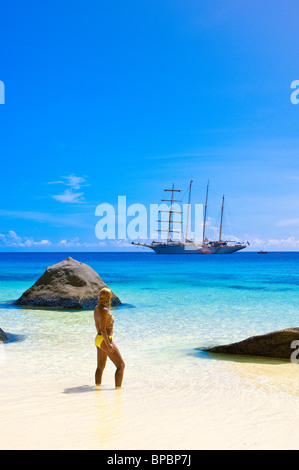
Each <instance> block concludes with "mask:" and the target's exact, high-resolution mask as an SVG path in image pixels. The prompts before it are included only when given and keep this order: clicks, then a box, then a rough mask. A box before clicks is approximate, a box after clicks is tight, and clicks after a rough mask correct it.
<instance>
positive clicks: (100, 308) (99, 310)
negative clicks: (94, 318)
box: [94, 305, 109, 315]
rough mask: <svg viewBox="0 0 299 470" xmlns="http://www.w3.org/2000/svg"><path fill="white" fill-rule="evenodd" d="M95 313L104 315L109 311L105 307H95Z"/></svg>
mask: <svg viewBox="0 0 299 470" xmlns="http://www.w3.org/2000/svg"><path fill="white" fill-rule="evenodd" d="M94 311H95V313H103V314H104V315H105V314H107V313H109V310H108V308H107V307H99V305H97V306H96V308H95V309H94Z"/></svg>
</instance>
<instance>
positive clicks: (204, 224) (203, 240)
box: [202, 180, 210, 244]
mask: <svg viewBox="0 0 299 470" xmlns="http://www.w3.org/2000/svg"><path fill="white" fill-rule="evenodd" d="M209 182H210V181H209V180H208V185H207V192H206V203H205V214H204V221H203V232H202V243H203V244H204V242H205V235H206V221H207V208H208V194H209Z"/></svg>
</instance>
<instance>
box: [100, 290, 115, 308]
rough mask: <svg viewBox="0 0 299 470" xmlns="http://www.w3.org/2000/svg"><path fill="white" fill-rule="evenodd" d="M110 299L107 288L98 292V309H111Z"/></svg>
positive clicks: (110, 293)
mask: <svg viewBox="0 0 299 470" xmlns="http://www.w3.org/2000/svg"><path fill="white" fill-rule="evenodd" d="M111 297H112V292H111V290H110V289H109V287H103V288H102V289H101V291H100V295H99V299H98V307H107V308H108V310H109V309H110V308H111Z"/></svg>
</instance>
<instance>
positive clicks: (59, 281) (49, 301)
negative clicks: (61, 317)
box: [14, 258, 121, 309]
mask: <svg viewBox="0 0 299 470" xmlns="http://www.w3.org/2000/svg"><path fill="white" fill-rule="evenodd" d="M103 287H107V286H106V284H105V283H104V281H102V279H101V278H100V276H99V275H98V274H97V273H96V272H95V271H94V270H93V269H92V268H91V267H90V266H88V265H87V264H84V263H80V262H79V261H76V260H74V259H73V258H66V259H65V260H64V261H61V262H60V263H58V264H54V265H53V266H49V267H48V268H47V269H46V271H45V272H44V274H43V275H42V276H41V277H40V278H39V279H38V280H37V281H36V283H35V284H34V285H33V286H32V287H30V288H29V289H28V290H26V292H24V294H23V295H22V296H21V297H20V298H19V299H18V300H16V301H15V302H14V303H15V304H16V305H24V306H29V307H56V308H91V309H92V308H94V307H95V306H96V305H97V300H98V297H99V293H100V290H101V289H102V288H103ZM111 303H112V305H118V304H120V303H121V301H120V300H119V298H118V297H117V296H116V295H115V294H114V293H112V300H111Z"/></svg>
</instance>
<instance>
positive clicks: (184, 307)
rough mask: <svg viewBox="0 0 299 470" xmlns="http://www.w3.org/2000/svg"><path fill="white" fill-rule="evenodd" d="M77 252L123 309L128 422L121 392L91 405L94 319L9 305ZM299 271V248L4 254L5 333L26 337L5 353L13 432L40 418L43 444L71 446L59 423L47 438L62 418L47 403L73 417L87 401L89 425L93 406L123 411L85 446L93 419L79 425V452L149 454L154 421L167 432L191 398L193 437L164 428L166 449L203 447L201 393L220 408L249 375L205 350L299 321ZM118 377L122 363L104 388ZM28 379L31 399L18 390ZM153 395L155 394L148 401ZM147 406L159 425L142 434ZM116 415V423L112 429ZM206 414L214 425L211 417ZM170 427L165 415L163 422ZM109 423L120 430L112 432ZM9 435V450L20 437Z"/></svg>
mask: <svg viewBox="0 0 299 470" xmlns="http://www.w3.org/2000/svg"><path fill="white" fill-rule="evenodd" d="M68 256H72V257H73V258H74V259H77V260H78V261H81V262H83V263H86V264H88V265H90V266H91V267H92V268H93V269H95V270H96V271H97V272H98V273H99V275H100V276H101V278H102V279H103V280H104V281H105V282H106V283H107V284H108V286H109V287H110V288H111V289H112V290H113V291H114V292H115V293H116V294H117V296H118V297H119V298H120V299H121V301H122V303H123V305H122V306H121V307H118V308H115V309H114V311H113V315H114V317H115V331H114V340H115V343H116V344H117V345H118V347H119V349H120V351H121V353H122V355H123V357H124V359H125V362H126V371H125V378H124V391H126V390H127V394H126V393H125V394H124V395H123V400H124V402H122V404H120V403H117V406H116V409H118V410H119V409H120V408H121V410H122V412H120V417H118V418H117V417H115V415H114V413H115V403H114V404H111V403H110V402H109V400H110V398H109V397H110V395H109V396H108V395H106V398H105V399H108V405H107V403H106V405H105V407H104V405H103V404H99V403H98V404H97V405H95V403H94V402H91V401H90V400H91V398H90V397H91V396H93V394H94V393H93V392H94V388H93V383H94V370H95V366H96V351H95V346H94V342H93V341H94V336H95V334H96V331H95V327H94V323H93V312H92V311H78V310H70V311H66V310H65V311H63V310H52V309H48V310H47V309H27V308H22V307H15V306H13V305H11V304H10V302H11V301H13V300H15V299H17V298H18V297H19V296H20V295H21V294H22V293H23V292H24V291H25V290H26V289H27V288H28V287H30V286H31V285H32V284H33V283H34V282H35V281H36V280H37V279H38V277H39V276H40V275H41V274H42V273H43V272H44V270H45V269H46V267H47V266H49V265H52V264H55V263H57V262H59V261H61V260H63V259H65V258H66V257H68ZM298 266H299V253H286V252H284V253H280V254H279V255H278V254H276V253H268V254H264V255H259V254H257V253H249V252H247V253H246V252H245V253H236V254H233V255H222V256H221V255H219V256H217V255H215V256H212V255H203V256H182V255H178V256H176V255H171V256H164V255H156V254H154V253H145V252H143V253H69V252H68V253H1V254H0V327H1V328H2V329H3V330H4V331H6V332H8V333H10V334H12V335H15V336H14V338H15V339H16V341H15V342H11V343H7V344H4V345H2V348H1V350H0V370H1V371H2V374H1V377H0V386H1V387H2V390H3V391H4V395H3V396H4V398H3V400H4V401H2V403H1V404H2V408H1V409H2V411H1V414H2V417H5V416H6V414H5V413H6V412H7V426H8V428H9V423H10V419H11V418H10V417H11V416H14V413H16V415H15V418H16V419H17V418H18V417H20V416H21V417H23V420H24V423H26V422H28V425H29V423H31V421H32V420H33V424H34V423H35V426H36V434H34V439H35V442H37V443H39V446H40V447H43V446H45V442H47V443H48V446H49V447H51V448H59V445H58V444H57V442H56V443H55V442H54V441H53V443H52V445H50V442H52V441H51V439H54V437H53V435H54V434H55V432H56V435H59V436H60V441H59V442H60V443H61V446H62V447H70V448H72V442H71V441H68V440H66V441H64V440H63V439H65V438H66V437H65V436H66V435H65V434H62V431H61V429H62V428H61V426H60V425H59V429H56V431H55V432H54V434H51V439H50V438H49V437H47V436H44V437H42V436H43V434H42V433H40V431H37V430H39V426H40V424H39V423H40V422H45V420H46V422H47V420H48V421H49V420H50V421H51V420H52V419H53V418H52V417H53V409H52V408H51V409H50V408H49V410H48V411H49V413H47V411H46V410H47V409H48V408H47V407H49V406H50V405H49V404H48V405H47V406H46V407H44V403H45V402H47V403H51V402H52V401H53V400H54V401H53V403H54V402H55V400H57V403H59V405H57V406H58V408H59V406H61V403H62V402H61V400H62V401H63V403H65V405H64V406H65V408H63V410H69V413H79V409H80V410H82V406H83V403H84V406H86V407H87V406H88V409H86V410H85V412H84V419H85V420H87V417H88V416H94V408H93V407H94V406H97V407H98V408H99V410H100V411H99V414H100V415H101V416H102V415H103V409H105V410H107V406H108V408H109V406H110V405H111V410H112V409H113V413H112V412H111V414H109V416H108V417H107V421H105V420H104V422H105V423H106V425H105V426H106V427H105V426H104V428H103V429H102V428H101V431H99V426H100V425H99V424H97V423H94V429H96V430H97V431H96V432H93V437H92V438H91V437H89V438H87V437H86V436H87V434H84V436H85V437H86V440H85V438H84V436H83V435H81V432H82V427H83V428H84V421H83V424H82V417H81V418H80V420H79V421H80V423H81V425H80V429H79V428H78V430H77V432H75V438H74V439H75V440H74V443H73V448H79V447H80V448H89V447H91V448H109V446H110V448H111V446H112V448H116V447H117V444H118V447H121V446H122V445H123V446H127V447H129V446H131V448H134V447H135V448H138V446H139V448H142V445H144V448H147V447H146V445H145V444H144V440H141V441H140V442H139V440H138V439H141V437H140V436H143V439H145V440H146V442H147V443H148V446H150V445H152V446H153V448H157V442H156V441H155V437H154V435H155V436H157V435H159V433H157V428H156V431H155V433H154V434H153V430H152V429H153V428H152V426H158V428H159V426H162V425H161V423H160V421H159V419H161V418H159V416H160V417H161V416H164V415H165V413H166V415H165V416H168V418H167V420H168V422H170V421H169V420H170V419H171V418H170V416H172V415H171V411H172V412H174V408H173V407H174V406H175V409H176V411H175V413H176V414H177V413H180V411H178V410H179V407H178V405H177V402H178V401H179V402H180V400H182V402H183V403H184V404H185V408H184V406H183V407H182V410H181V413H182V416H181V421H180V423H181V425H180V429H185V428H186V429H187V430H188V432H187V431H186V433H184V435H183V436H184V438H183V440H182V437H178V435H177V434H175V432H176V433H178V430H176V431H174V429H173V428H171V430H170V429H168V428H167V429H164V428H163V426H162V427H161V429H162V430H163V429H164V434H163V436H164V438H163V437H161V436H160V441H159V442H161V445H162V448H163V444H164V446H167V445H171V444H169V442H170V443H172V442H173V446H174V447H176V446H177V448H180V445H182V443H183V444H184V445H185V446H188V445H189V446H190V448H191V447H193V448H194V447H195V448H199V447H200V442H199V441H198V442H197V441H196V440H194V439H195V438H194V435H193V433H191V434H190V426H191V421H192V416H194V413H195V414H196V412H198V413H199V412H200V411H199V408H198V409H197V411H196V410H195V409H194V407H193V405H192V403H191V401H190V402H189V401H188V400H191V397H194V399H195V398H196V403H197V405H198V406H203V403H204V402H206V403H209V400H212V398H211V397H213V396H214V401H211V403H212V402H213V403H214V404H215V403H216V402H217V403H218V402H219V399H220V397H222V398H221V399H223V400H224V401H225V396H227V399H228V400H229V397H231V396H232V394H233V393H235V392H236V390H237V387H238V385H237V384H240V383H241V382H240V377H239V375H238V374H239V372H238V373H237V374H236V371H235V370H234V371H232V369H231V367H230V365H229V364H228V363H227V362H226V361H221V360H213V359H211V358H209V357H208V355H207V354H205V353H203V352H201V351H199V350H198V349H196V348H199V347H205V346H211V345H215V344H221V343H222V344H223V343H227V342H232V341H238V340H241V339H244V338H246V337H248V336H251V335H254V334H262V333H265V332H268V331H272V330H276V329H281V328H287V327H291V326H298V324H299V269H298ZM18 340H19V341H18ZM242 373H243V372H242ZM113 374H114V368H113V366H112V365H111V364H108V365H107V373H106V371H105V374H104V390H107V391H109V390H110V391H111V390H112V389H113ZM243 380H244V379H242V381H243ZM246 380H247V379H246ZM19 381H21V383H22V385H21V390H22V388H23V391H24V392H21V390H20V389H19V387H17V386H16V384H18V382H19ZM254 383H255V382H252V383H247V386H248V385H249V388H250V387H251V386H252V387H254ZM260 385H261V384H260V383H259V387H260ZM264 385H265V384H263V387H264ZM275 387H276V386H275ZM278 389H279V387H278ZM16 390H18V391H16ZM45 390H46V391H47V392H45ZM170 390H171V392H170ZM251 390H252V388H251ZM275 390H277V387H276V388H275ZM29 391H30V392H29ZM147 391H150V393H149V394H147V393H148V392H147ZM83 392H92V393H89V394H88V393H83ZM264 392H265V391H263V392H261V393H264ZM169 393H171V395H169ZM197 393H198V394H199V395H198V396H197ZM238 393H239V392H238ZM255 393H256V391H255V392H254V394H255ZM226 394H227V395H226ZM87 396H89V402H87V401H86V399H85V398H84V401H82V400H83V398H82V397H87ZM103 396H104V395H103ZM170 396H171V398H170ZM186 396H188V399H187V398H186ZM107 397H108V398H107ZM129 397H130V398H129ZM267 397H268V395H265V396H264V398H263V399H264V400H265V403H266V402H267V400H268V398H267ZM253 398H254V401H255V399H257V397H255V396H254V397H253ZM259 398H261V396H259ZM39 400H40V409H42V410H43V412H41V411H39V413H42V414H38V413H37V412H36V411H35V414H34V413H33V415H32V414H30V415H28V416H27V415H26V416H25V418H24V416H23V415H22V412H21V411H20V410H23V409H25V408H26V406H27V409H28V406H29V409H31V408H30V407H32V406H33V407H34V406H35V405H34V403H35V404H36V403H39ZM69 400H71V401H69ZM74 400H75V401H74ZM97 400H98V398H97ZM186 400H187V401H186ZM109 403H110V405H109ZM133 403H134V406H133ZM157 403H159V404H160V405H159V406H160V407H162V409H160V408H159V407H158V405H157ZM163 403H164V405H163ZM171 403H172V404H171ZM87 404H88V405H87ZM218 405H219V406H220V403H218ZM53 406H54V405H53ZM55 406H56V405H55ZM74 406H75V408H74ZM211 406H213V407H214V405H211ZM273 406H274V405H273ZM277 406H278V407H279V404H278V405H277ZM11 407H12V408H11ZM24 407H25V408H24ZM103 407H104V408H103ZM132 407H133V408H132ZM138 407H139V408H138ZM147 407H151V414H149V415H148V420H149V422H150V420H151V419H152V420H154V424H152V425H151V426H150V427H149V428H148V429H147V428H146V427H145V428H144V427H143V428H142V430H143V431H142V432H141V431H140V429H139V427H138V426H139V425H140V424H137V423H139V419H140V415H142V416H143V417H144V414H145V413H148V411H144V410H145V409H147ZM261 407H263V406H262V405H261ZM98 408H97V409H98ZM132 409H133V410H134V412H133V415H134V413H135V414H136V416H135V415H134V416H135V418H132V423H134V425H133V424H131V426H132V430H131V438H130V439H131V440H130V439H129V437H128V434H127V433H122V429H124V428H125V423H124V421H123V419H124V418H122V417H121V416H127V414H126V413H127V412H128V410H130V416H133V415H132ZM138 409H139V412H138ZM155 409H156V411H157V413H156V414H155V412H154V410H155ZM5 410H6V411H5ZM63 410H61V413H62V415H63ZM71 410H72V411H71ZM126 410H127V412H126ZM36 413H37V414H36ZM201 413H203V410H202V411H201ZM54 414H55V412H54ZM111 415H113V416H114V418H113V419H114V421H113V426H112V425H111V422H110V421H111ZM177 416H178V414H177ZM188 416H189V418H190V419H189V418H188ZM200 416H201V418H200V419H202V420H203V415H202V414H201V415H200ZM251 416H252V415H251ZM61 419H62V418H61ZM64 419H65V421H66V422H68V423H69V426H70V425H71V423H72V426H73V428H74V429H75V428H76V425H75V424H74V422H73V420H76V423H77V421H78V415H76V416H75V417H74V416H72V415H71V414H70V415H67V416H65V418H64ZM88 419H89V418H88ZM90 419H91V418H90ZM176 419H178V418H176ZM188 419H189V421H188ZM244 419H245V418H244ZM26 420H27V421H26ZM167 420H166V418H165V419H164V418H163V419H162V421H163V422H164V423H166V422H167ZM65 421H64V422H65ZM142 421H143V418H142ZM51 423H52V421H51ZM58 423H59V420H58ZM101 423H103V420H102V421H101ZM107 423H110V424H109V426H110V427H109V426H108V424H107ZM31 424H32V423H31ZM60 424H61V423H60ZM52 425H53V426H54V424H53V423H52ZM127 425H128V423H126V426H127ZM107 426H108V427H109V432H108V437H107V432H106V431H107ZM165 426H166V424H165ZM198 426H199V424H198ZM217 426H219V423H217ZM236 426H237V424H236ZM86 427H87V428H88V429H89V427H90V423H88V424H87V423H86ZM32 429H34V427H33V428H32ZM105 429H106V431H105ZM126 429H127V428H126ZM14 432H15V431H14ZM44 432H46V431H44ZM86 432H87V431H86ZM165 432H167V433H168V434H167V439H168V440H167V441H165V440H164V441H163V439H166V437H165ZM109 433H110V434H109ZM134 433H135V434H134ZM142 433H143V434H142ZM172 433H174V435H173V436H172ZM7 435H8V436H9V433H8V434H7ZM25 435H26V433H24V430H22V438H21V437H20V444H19V447H21V448H29V447H30V442H31V441H29V442H28V441H26V438H25ZM134 435H135V436H137V435H138V439H137V437H136V438H135V440H134ZM95 436H97V437H95ZM103 436H105V438H104V437H103ZM124 436H125V439H124ZM191 436H192V437H191ZM11 438H12V437H11ZM7 439H8V441H7V445H8V446H9V445H10V444H9V443H10V440H9V437H7ZM24 439H25V441H24ZM28 439H29V438H28ZM32 439H33V437H32ZM39 439H40V442H39ZM47 439H48V440H47ZM97 439H98V440H97ZM136 439H137V440H136ZM151 439H152V441H151ZM161 439H162V441H161ZM184 439H185V441H184ZM87 442H90V445H88V444H87ZM151 442H152V444H151ZM32 445H33V443H32ZM124 448H126V447H124ZM164 448H167V447H164ZM181 448H183V447H181Z"/></svg>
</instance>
